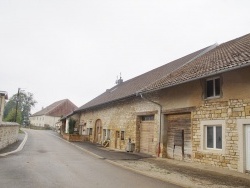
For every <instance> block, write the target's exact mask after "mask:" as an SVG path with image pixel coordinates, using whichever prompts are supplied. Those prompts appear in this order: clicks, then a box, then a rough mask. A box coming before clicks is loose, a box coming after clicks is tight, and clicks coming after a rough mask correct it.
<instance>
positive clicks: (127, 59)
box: [0, 0, 250, 112]
mask: <svg viewBox="0 0 250 188" xmlns="http://www.w3.org/2000/svg"><path fill="white" fill-rule="evenodd" d="M249 7H250V1H249V0H188V1H187V0H178V1H177V0H0V65H1V66H0V67H1V68H0V90H3V91H7V92H8V94H9V96H10V97H11V96H12V95H13V94H15V93H16V92H17V89H18V88H19V87H20V88H25V91H28V92H31V93H33V94H34V97H35V99H36V100H37V102H38V104H37V105H36V107H35V108H34V109H33V110H32V112H36V111H38V110H40V109H41V108H42V107H46V106H48V105H50V104H51V103H53V102H55V101H57V100H61V99H65V98H68V99H70V100H71V101H72V102H73V103H75V104H76V105H77V106H81V105H83V104H84V103H86V102H88V101H89V100H91V99H93V98H94V97H96V96H97V95H99V94H101V93H102V92H104V91H105V90H106V89H108V88H110V87H112V86H114V84H115V80H116V77H117V76H118V75H119V74H120V72H121V73H122V77H123V79H124V80H125V81H126V80H128V79H131V78H133V77H135V76H138V75H140V74H142V73H144V72H147V71H149V70H151V69H153V68H156V67H159V66H161V65H163V64H165V63H168V62H170V61H172V60H175V59H177V58H180V57H182V56H184V55H186V54H188V53H191V52H194V51H196V50H199V49H201V48H204V47H206V46H209V45H212V44H214V43H216V42H217V43H219V44H220V43H223V42H226V41H228V40H231V39H234V38H237V37H240V36H242V35H245V34H247V33H249V32H250V13H249Z"/></svg>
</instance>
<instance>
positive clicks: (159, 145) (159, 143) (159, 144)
mask: <svg viewBox="0 0 250 188" xmlns="http://www.w3.org/2000/svg"><path fill="white" fill-rule="evenodd" d="M140 96H141V98H142V99H144V100H147V101H149V102H151V103H153V104H156V105H157V106H159V107H160V113H159V119H160V125H159V140H158V153H157V156H158V157H160V153H161V127H162V125H161V124H162V120H161V114H162V105H161V104H159V103H157V102H155V101H152V100H150V99H148V98H146V97H144V96H143V95H142V93H140Z"/></svg>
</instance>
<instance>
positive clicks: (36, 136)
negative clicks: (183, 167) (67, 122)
mask: <svg viewBox="0 0 250 188" xmlns="http://www.w3.org/2000/svg"><path fill="white" fill-rule="evenodd" d="M26 131H27V132H28V140H27V142H26V144H25V146H24V148H23V150H22V151H20V152H18V153H15V154H12V155H9V156H6V157H1V158H0V187H1V188H5V187H6V188H15V187H17V188H19V187H22V188H26V187H27V188H29V187H32V188H33V187H35V188H40V187H46V188H47V187H56V188H58V187H60V188H64V187H65V188H66V187H67V188H68V187H73V188H74V187H81V188H84V187H88V188H91V187H93V188H98V187H102V188H106V187H107V188H117V187H119V188H123V187H124V188H128V187H129V188H134V187H135V188H137V187H144V188H147V187H150V188H151V187H154V188H156V187H157V188H161V187H165V188H166V187H167V188H177V187H179V186H177V185H172V184H169V183H166V182H163V181H160V180H156V179H153V178H150V177H147V176H143V175H141V174H137V173H135V172H132V171H129V170H126V169H123V168H120V167H118V166H115V165H113V164H110V163H108V162H107V161H105V160H103V159H99V158H96V157H94V156H92V155H90V154H88V153H86V152H84V151H82V150H80V149H78V148H76V147H74V146H72V145H71V144H69V143H67V142H64V141H63V140H61V139H59V138H58V137H55V136H54V135H53V134H51V132H50V131H40V130H39V131H38V130H26Z"/></svg>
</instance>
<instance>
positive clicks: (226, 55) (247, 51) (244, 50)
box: [140, 34, 250, 93]
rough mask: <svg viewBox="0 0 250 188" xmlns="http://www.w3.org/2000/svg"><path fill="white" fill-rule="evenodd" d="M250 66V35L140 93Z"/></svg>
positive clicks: (213, 51) (202, 57)
mask: <svg viewBox="0 0 250 188" xmlns="http://www.w3.org/2000/svg"><path fill="white" fill-rule="evenodd" d="M244 66H250V34H247V35H244V36H242V37H239V38H237V39H234V40H231V41H229V42H226V43H223V44H221V45H219V46H217V47H216V48H214V49H213V50H211V51H209V52H207V53H206V54H204V55H202V56H200V57H198V58H196V59H195V60H193V61H192V62H190V63H188V64H186V65H184V66H182V67H180V68H179V69H177V70H176V71H174V72H172V73H171V74H166V75H165V77H163V78H161V79H159V80H157V81H156V82H154V83H152V84H150V85H149V86H147V87H145V88H144V89H142V90H141V91H140V92H141V93H143V92H149V91H154V90H159V89H162V88H167V87H170V86H173V85H177V84H181V83H185V82H189V81H191V80H196V79H200V78H204V77H209V76H212V75H216V74H219V73H222V72H226V71H230V70H233V69H238V68H241V67H244Z"/></svg>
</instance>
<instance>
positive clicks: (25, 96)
mask: <svg viewBox="0 0 250 188" xmlns="http://www.w3.org/2000/svg"><path fill="white" fill-rule="evenodd" d="M17 101H18V105H17ZM36 103H37V102H36V101H35V100H34V95H33V94H32V93H29V92H28V93H25V92H19V94H18V93H17V94H15V95H13V96H12V97H11V98H10V100H9V101H8V102H7V103H6V106H5V108H4V121H10V120H7V117H8V116H9V119H11V118H10V117H11V115H9V114H11V113H14V119H13V120H11V121H15V117H16V105H17V111H20V112H21V121H20V124H28V120H29V116H30V115H31V114H30V111H31V108H32V107H34V106H35V104H36ZM13 111H14V112H13ZM17 116H18V113H17Z"/></svg>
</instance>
